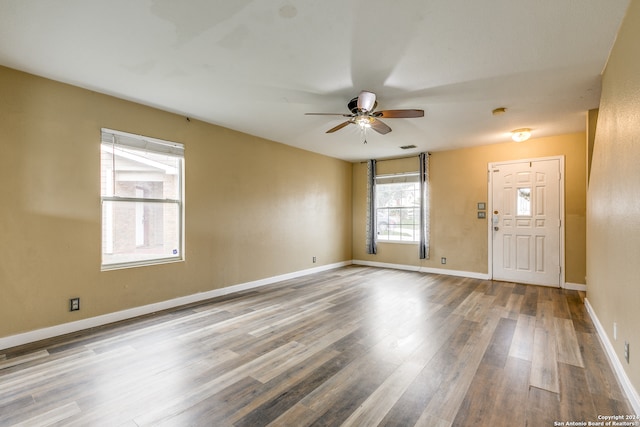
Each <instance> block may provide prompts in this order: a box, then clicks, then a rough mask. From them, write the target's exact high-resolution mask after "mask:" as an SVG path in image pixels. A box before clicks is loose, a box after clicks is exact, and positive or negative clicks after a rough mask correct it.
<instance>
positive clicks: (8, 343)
mask: <svg viewBox="0 0 640 427" xmlns="http://www.w3.org/2000/svg"><path fill="white" fill-rule="evenodd" d="M347 265H351V261H344V262H338V263H335V264H328V265H323V266H319V267H314V268H309V269H306V270H300V271H295V272H292V273H287V274H281V275H279V276H273V277H268V278H265V279H260V280H254V281H252V282H246V283H241V284H237V285H233V286H228V287H225V288H221V289H213V290H211V291H206V292H200V293H197V294H192V295H186V296H183V297H178V298H174V299H171V300H167V301H161V302H157V303H154V304H148V305H143V306H140V307H134V308H130V309H127V310H122V311H117V312H114V313H108V314H103V315H101V316H95V317H90V318H88V319H82V320H77V321H75V322H69V323H63V324H60V325H55V326H50V327H47V328H42V329H36V330H34V331H29V332H24V333H21V334H16V335H11V336H8V337H0V350H2V349H7V348H11V347H16V346H19V345H23V344H28V343H32V342H36V341H40V340H44V339H47V338H53V337H57V336H60V335H65V334H70V333H73V332H78V331H81V330H84V329H89V328H95V327H96V326H103V325H106V324H109V323H114V322H119V321H121V320H127V319H131V318H134V317H138V316H143V315H145V314H151V313H155V312H158V311H162V310H167V309H170V308H174V307H179V306H182V305H186V304H192V303H196V302H200V301H204V300H207V299H211V298H216V297H220V296H223V295H228V294H230V293H233V292H240V291H245V290H248V289H253V288H258V287H260V286H266V285H270V284H273V283H277V282H281V281H283V280H289V279H295V278H297V277H302V276H307V275H309V274H314V273H320V272H322V271H326V270H332V269H334V268H339V267H344V266H347Z"/></svg>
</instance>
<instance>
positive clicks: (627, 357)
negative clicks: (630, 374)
mask: <svg viewBox="0 0 640 427" xmlns="http://www.w3.org/2000/svg"><path fill="white" fill-rule="evenodd" d="M624 358H625V360H626V361H627V363H629V343H628V342H627V341H625V342H624Z"/></svg>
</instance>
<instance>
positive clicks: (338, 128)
mask: <svg viewBox="0 0 640 427" xmlns="http://www.w3.org/2000/svg"><path fill="white" fill-rule="evenodd" d="M349 123H353V122H352V121H351V120H347V121H346V122H342V123H340V124H339V125H338V126H336V127H334V128H331V129H329V130H328V131H327V132H326V133H333V132H335V131H337V130H340V129H342V128H343V127H345V126H346V125H348V124H349Z"/></svg>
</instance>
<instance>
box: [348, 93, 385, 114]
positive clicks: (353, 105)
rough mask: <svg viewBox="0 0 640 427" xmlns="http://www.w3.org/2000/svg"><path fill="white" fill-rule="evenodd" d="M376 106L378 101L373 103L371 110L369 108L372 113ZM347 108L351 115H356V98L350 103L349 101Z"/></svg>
mask: <svg viewBox="0 0 640 427" xmlns="http://www.w3.org/2000/svg"><path fill="white" fill-rule="evenodd" d="M377 106H378V101H376V102H374V104H373V108H371V111H374V110H375V109H376V107H377ZM347 108H348V109H349V111H351V112H352V113H353V114H358V112H359V110H358V97H357V96H356V97H355V98H353V99H352V100H351V101H349V103H348V104H347Z"/></svg>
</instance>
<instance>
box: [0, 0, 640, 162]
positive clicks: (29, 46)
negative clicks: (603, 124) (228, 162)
mask: <svg viewBox="0 0 640 427" xmlns="http://www.w3.org/2000/svg"><path fill="white" fill-rule="evenodd" d="M628 4H629V0H484V1H471V0H402V1H395V2H392V1H382V0H367V1H364V0H352V1H345V0H322V1H313V0H298V1H296V0H181V1H179V0H56V1H51V0H0V64H2V65H5V66H8V67H11V68H16V69H19V70H24V71H27V72H30V73H33V74H36V75H41V76H44V77H48V78H52V79H55V80H59V81H62V82H66V83H70V84H73V85H77V86H81V87H85V88H89V89H92V90H95V91H98V92H103V93H106V94H110V95H115V96H117V97H120V98H124V99H128V100H133V101H136V102H140V103H142V104H146V105H151V106H155V107H158V108H161V109H164V110H168V111H172V112H176V113H179V114H182V115H184V116H188V117H191V118H196V119H200V120H204V121H206V122H210V123H214V124H218V125H222V126H225V127H228V128H231V129H237V130H240V131H243V132H246V133H249V134H252V135H257V136H261V137H264V138H268V139H271V140H274V141H278V142H282V143H285V144H289V145H292V146H296V147H300V148H303V149H305V150H310V151H315V152H318V153H322V154H325V155H328V156H332V157H337V158H341V159H345V160H349V161H358V160H363V159H368V158H378V159H381V158H389V157H401V156H405V155H408V154H413V153H417V152H419V151H440V150H447V149H452V148H460V147H467V146H473V145H483V144H491V143H497V142H506V141H508V140H509V131H510V130H512V129H516V128H522V127H529V128H532V129H533V132H532V133H533V137H540V136H548V135H556V134H562V133H570V132H577V131H582V130H584V129H585V116H586V111H587V110H589V109H592V108H596V107H598V104H599V97H600V74H601V72H602V70H603V68H604V66H605V64H606V61H607V58H608V55H609V51H610V49H611V47H612V45H613V42H614V40H615V37H616V33H617V31H618V28H619V26H620V23H621V21H622V18H623V16H624V13H625V11H626V8H627V6H628ZM361 90H369V91H372V92H375V93H376V94H377V95H378V110H380V109H401V108H418V109H424V110H425V117H423V118H414V119H386V120H385V122H386V123H387V124H388V125H389V126H391V128H392V129H393V132H391V133H389V134H387V135H384V136H383V135H378V134H376V133H375V132H369V133H368V135H367V140H368V143H367V144H366V145H364V144H363V143H362V136H361V135H360V132H359V130H358V129H357V127H356V126H347V127H346V128H344V129H342V130H340V131H338V132H336V133H333V134H326V133H325V131H326V130H328V129H329V128H332V127H333V126H335V125H337V124H339V123H341V122H342V121H344V118H343V117H337V116H336V117H331V116H305V115H304V113H305V112H336V113H348V112H349V111H348V109H347V103H348V102H349V100H350V99H351V98H353V97H355V96H357V95H358V93H359V92H360V91H361ZM496 107H506V108H507V113H506V114H504V115H502V116H492V114H491V110H493V109H494V108H496ZM122 130H124V131H127V129H122ZM149 136H154V137H158V138H162V137H163V136H162V135H149ZM407 144H414V145H416V146H417V148H416V149H414V150H409V151H403V150H401V149H400V148H399V147H400V146H401V145H407Z"/></svg>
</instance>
